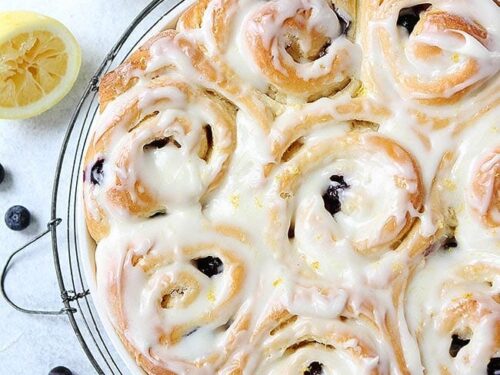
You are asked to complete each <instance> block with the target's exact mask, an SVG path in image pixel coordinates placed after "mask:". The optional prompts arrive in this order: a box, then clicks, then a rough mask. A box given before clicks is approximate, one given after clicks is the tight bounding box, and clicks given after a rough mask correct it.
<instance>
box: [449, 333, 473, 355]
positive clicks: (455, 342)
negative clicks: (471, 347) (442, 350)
mask: <svg viewBox="0 0 500 375" xmlns="http://www.w3.org/2000/svg"><path fill="white" fill-rule="evenodd" d="M469 342H470V340H462V339H461V338H460V336H458V335H453V336H451V345H450V355H451V356H452V357H453V358H455V357H456V356H457V354H458V352H459V351H460V349H462V348H463V347H464V346H465V345H467V344H468V343H469Z"/></svg>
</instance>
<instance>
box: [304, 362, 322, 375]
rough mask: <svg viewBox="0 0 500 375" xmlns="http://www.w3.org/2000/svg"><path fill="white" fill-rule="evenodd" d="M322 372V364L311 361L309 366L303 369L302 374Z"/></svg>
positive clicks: (317, 374) (315, 374)
mask: <svg viewBox="0 0 500 375" xmlns="http://www.w3.org/2000/svg"><path fill="white" fill-rule="evenodd" d="M321 374H323V365H322V364H321V363H319V362H316V361H315V362H311V363H310V364H309V366H307V369H306V371H304V375H321Z"/></svg>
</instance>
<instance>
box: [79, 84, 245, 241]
mask: <svg viewBox="0 0 500 375" xmlns="http://www.w3.org/2000/svg"><path fill="white" fill-rule="evenodd" d="M234 121H235V120H234V109H233V108H231V107H230V106H229V105H228V104H227V103H226V102H223V101H222V100H220V99H219V98H217V97H215V96H214V95H210V94H208V93H206V92H204V91H202V90H201V89H198V88H196V87H194V86H191V85H188V84H186V83H183V82H181V81H175V80H169V79H166V78H164V79H156V80H155V81H153V82H149V83H146V84H145V85H142V84H141V85H136V86H134V87H133V88H131V89H130V90H128V91H127V92H125V93H124V94H122V95H121V96H120V97H119V98H118V99H117V100H114V101H113V102H111V103H110V104H108V106H107V107H106V109H105V110H104V112H103V113H102V114H101V117H100V120H99V125H98V129H97V131H96V132H95V133H94V137H93V139H92V140H91V142H90V146H89V147H88V149H87V152H86V155H85V163H84V167H83V180H84V182H83V191H84V199H85V209H86V217H87V224H88V227H89V231H90V233H91V235H92V236H93V237H94V239H96V240H99V239H101V238H102V237H104V236H105V235H107V233H108V232H109V227H110V226H111V225H112V222H113V221H114V222H122V221H127V220H136V219H147V218H151V217H154V216H156V215H159V214H167V213H171V212H172V211H175V210H179V209H182V208H183V207H189V206H192V205H199V204H200V201H202V199H203V197H204V196H205V195H206V194H207V193H209V192H210V191H212V190H213V189H215V188H216V187H217V185H218V184H219V183H220V181H221V179H222V178H223V176H224V173H225V170H226V167H227V164H228V162H229V160H230V158H231V154H232V152H233V150H234V147H235V145H234V141H235V138H236V130H235V122H234ZM111 217H112V218H113V219H111Z"/></svg>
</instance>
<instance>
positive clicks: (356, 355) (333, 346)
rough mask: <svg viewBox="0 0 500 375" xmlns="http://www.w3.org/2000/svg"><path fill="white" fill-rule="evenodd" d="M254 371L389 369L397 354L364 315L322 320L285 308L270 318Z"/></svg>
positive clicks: (362, 371)
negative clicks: (360, 318)
mask: <svg viewBox="0 0 500 375" xmlns="http://www.w3.org/2000/svg"><path fill="white" fill-rule="evenodd" d="M268 324H269V325H268V326H267V327H266V328H267V330H264V331H263V332H265V334H263V336H262V337H261V340H262V341H261V342H260V343H259V345H258V348H259V350H258V352H257V354H256V355H254V356H252V357H251V358H250V360H249V367H250V369H249V370H250V371H249V373H252V374H301V375H302V374H303V375H312V374H330V373H335V372H339V373H345V374H353V373H356V374H373V375H375V374H390V373H391V362H393V355H394V354H393V353H391V351H390V347H389V346H388V345H384V343H383V342H382V340H381V337H380V332H378V331H377V330H376V329H374V327H372V326H370V324H368V323H366V322H363V321H361V320H357V321H355V320H350V319H347V318H342V319H320V318H310V317H304V316H297V315H293V314H290V313H288V312H286V311H283V312H281V313H279V314H275V316H272V317H270V318H269V320H268Z"/></svg>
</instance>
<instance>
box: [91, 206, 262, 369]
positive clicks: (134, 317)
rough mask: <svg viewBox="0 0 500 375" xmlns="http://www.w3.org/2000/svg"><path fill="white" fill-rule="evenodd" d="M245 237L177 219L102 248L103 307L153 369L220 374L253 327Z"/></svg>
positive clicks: (119, 235)
mask: <svg viewBox="0 0 500 375" xmlns="http://www.w3.org/2000/svg"><path fill="white" fill-rule="evenodd" d="M192 231H195V232H196V233H197V235H196V237H195V238H193V236H192V233H193V232H192ZM227 233H231V234H232V235H227ZM244 238H245V235H244V234H243V233H241V232H240V230H239V229H238V228H232V227H228V226H219V227H217V226H211V225H210V224H209V223H206V222H204V220H203V219H201V218H200V217H197V216H196V215H191V216H190V217H185V216H184V217H183V215H172V216H170V217H169V218H168V219H166V221H164V222H163V225H162V226H161V230H160V228H159V227H158V224H157V223H154V222H148V223H146V224H144V225H142V226H141V227H140V228H138V227H136V226H130V230H129V231H127V232H121V231H118V232H112V233H111V234H110V236H109V237H106V238H105V239H103V240H102V241H101V242H100V243H99V245H98V248H97V252H96V265H97V285H98V292H99V296H100V298H101V302H102V303H103V305H104V306H105V307H106V310H107V313H108V314H109V318H110V320H111V321H112V323H113V326H114V328H115V330H116V332H117V333H118V335H119V336H120V338H121V339H122V341H123V343H124V344H125V346H126V348H127V350H128V351H129V352H130V353H131V354H132V355H133V356H134V358H135V359H136V360H137V361H138V363H139V364H140V365H141V366H142V367H143V368H144V369H145V370H146V372H148V373H151V374H174V373H176V374H184V373H188V372H191V371H198V372H199V371H200V369H203V370H202V371H203V373H215V371H216V370H217V369H218V368H219V367H220V366H221V365H222V364H223V363H225V361H226V360H227V358H228V356H229V355H230V354H231V352H232V351H233V350H234V348H235V345H237V344H238V342H239V340H241V336H242V335H244V333H245V332H246V330H247V329H248V327H249V322H250V309H249V306H248V305H249V303H250V299H249V298H248V296H250V295H251V291H252V285H255V284H256V282H255V281H256V279H255V277H256V272H255V270H253V268H252V267H253V266H252V262H251V260H252V259H253V256H254V254H253V253H252V250H251V248H250V247H249V246H248V245H247V244H246V243H245V242H244ZM242 241H243V242H242Z"/></svg>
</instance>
